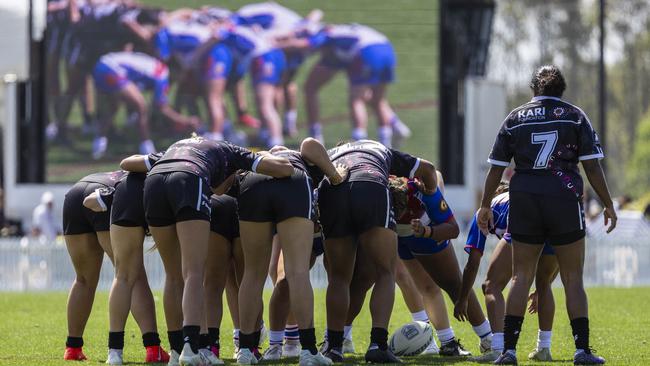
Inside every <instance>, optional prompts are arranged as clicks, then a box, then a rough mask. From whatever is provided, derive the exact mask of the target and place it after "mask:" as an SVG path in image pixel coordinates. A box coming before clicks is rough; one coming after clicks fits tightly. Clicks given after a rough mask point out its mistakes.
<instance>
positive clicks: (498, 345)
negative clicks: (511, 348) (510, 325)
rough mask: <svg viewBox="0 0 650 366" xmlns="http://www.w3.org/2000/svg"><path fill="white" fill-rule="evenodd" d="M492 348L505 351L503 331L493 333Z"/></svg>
mask: <svg viewBox="0 0 650 366" xmlns="http://www.w3.org/2000/svg"><path fill="white" fill-rule="evenodd" d="M492 350H493V351H499V352H503V332H500V333H492Z"/></svg>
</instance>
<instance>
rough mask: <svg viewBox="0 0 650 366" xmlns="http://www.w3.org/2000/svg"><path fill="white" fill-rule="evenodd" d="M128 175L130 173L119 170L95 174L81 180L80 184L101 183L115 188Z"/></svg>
mask: <svg viewBox="0 0 650 366" xmlns="http://www.w3.org/2000/svg"><path fill="white" fill-rule="evenodd" d="M127 174H129V172H127V171H124V170H117V171H114V172H104V173H94V174H90V175H87V176H85V177H83V178H81V179H79V182H86V183H99V184H102V185H105V186H106V187H112V188H115V186H116V185H117V184H118V183H119V182H120V181H121V180H122V178H124V177H125V176H126V175H127Z"/></svg>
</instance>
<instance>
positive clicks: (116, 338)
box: [108, 332, 124, 349]
mask: <svg viewBox="0 0 650 366" xmlns="http://www.w3.org/2000/svg"><path fill="white" fill-rule="evenodd" d="M108 348H109V349H124V332H108Z"/></svg>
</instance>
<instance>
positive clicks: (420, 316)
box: [411, 310, 429, 323]
mask: <svg viewBox="0 0 650 366" xmlns="http://www.w3.org/2000/svg"><path fill="white" fill-rule="evenodd" d="M411 318H412V319H413V321H414V322H425V323H428V322H429V316H427V312H426V311H425V310H420V311H418V312H417V313H411Z"/></svg>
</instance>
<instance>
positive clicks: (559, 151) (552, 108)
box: [477, 66, 616, 365]
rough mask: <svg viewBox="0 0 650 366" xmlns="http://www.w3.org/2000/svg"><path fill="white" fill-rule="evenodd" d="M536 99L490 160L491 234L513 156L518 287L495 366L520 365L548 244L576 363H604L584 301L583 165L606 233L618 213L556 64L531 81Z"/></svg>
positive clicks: (483, 219) (505, 129)
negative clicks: (594, 347)
mask: <svg viewBox="0 0 650 366" xmlns="http://www.w3.org/2000/svg"><path fill="white" fill-rule="evenodd" d="M530 87H531V89H532V90H533V93H534V97H533V99H532V100H531V101H530V102H528V103H525V104H523V105H521V106H520V107H517V108H516V109H514V110H513V111H512V112H510V114H509V115H508V117H506V120H505V121H504V123H503V126H502V127H501V130H500V131H499V134H498V135H497V138H496V141H495V143H494V147H493V148H492V152H491V153H490V158H489V159H488V162H489V163H490V164H492V167H491V168H490V171H489V172H488V175H487V177H486V179H485V187H484V190H483V199H482V201H481V208H480V209H479V211H478V213H477V222H478V225H479V228H480V229H481V231H483V233H484V234H486V235H487V234H488V232H489V230H490V228H491V227H492V226H494V217H493V214H492V209H491V208H490V203H491V200H492V196H493V194H494V192H495V190H496V188H497V187H498V186H499V182H500V180H501V176H502V174H503V170H504V169H505V168H506V167H507V166H508V165H509V164H510V161H511V160H512V159H513V158H514V161H515V174H514V175H513V177H512V179H511V181H510V215H509V217H508V230H509V231H510V233H511V234H512V252H513V260H512V261H513V273H512V274H513V285H512V288H511V289H510V293H509V294H508V300H507V303H506V317H505V321H504V352H503V353H502V354H501V356H500V357H499V358H498V359H497V360H496V361H495V364H501V365H506V364H516V363H517V357H516V353H515V348H516V345H517V340H518V338H519V333H520V331H521V325H522V323H523V320H524V318H523V317H524V313H525V311H526V304H527V299H528V291H529V290H530V286H531V284H532V282H533V280H534V278H535V269H536V264H537V261H538V258H539V256H540V254H541V252H542V249H543V248H544V243H546V244H549V245H551V246H552V247H553V249H554V250H555V254H556V255H557V259H558V263H559V266H560V276H561V278H562V283H563V285H564V292H565V295H566V302H567V311H568V313H569V318H570V319H571V328H572V329H573V337H574V340H575V346H576V352H575V354H574V359H573V360H574V364H576V365H592V364H603V363H605V360H604V359H603V358H602V357H598V356H596V355H594V354H592V353H591V350H590V345H589V320H588V314H587V295H586V293H585V290H584V285H583V282H582V273H583V267H584V257H585V239H584V237H585V221H584V208H583V203H582V198H583V197H582V195H583V182H582V177H581V176H580V171H579V169H578V163H579V162H582V167H583V169H584V171H585V174H586V176H587V178H588V179H589V182H590V183H591V186H592V187H593V189H594V190H595V191H596V193H597V194H598V196H599V197H600V199H601V201H602V202H603V204H604V207H605V210H604V212H603V214H604V218H605V224H608V222H609V221H611V224H610V226H609V229H608V232H611V231H612V230H613V229H614V228H615V227H616V212H615V210H614V206H613V204H612V199H611V197H610V194H609V190H608V188H607V182H606V180H605V177H604V174H603V171H602V169H601V167H600V162H599V159H602V158H603V156H604V155H603V150H602V149H601V147H600V142H599V141H598V136H597V135H596V133H595V132H594V130H593V128H592V127H591V123H590V122H589V118H588V117H587V115H586V114H585V113H584V112H583V111H582V110H581V109H580V108H578V107H576V106H574V105H572V104H570V103H567V102H565V101H563V100H562V99H560V98H561V97H562V94H563V92H564V89H565V88H566V84H565V81H564V77H563V76H562V73H561V72H560V70H559V69H558V68H557V67H556V66H542V67H540V68H539V69H538V70H537V71H536V72H535V73H534V75H533V78H532V80H531V83H530Z"/></svg>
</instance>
